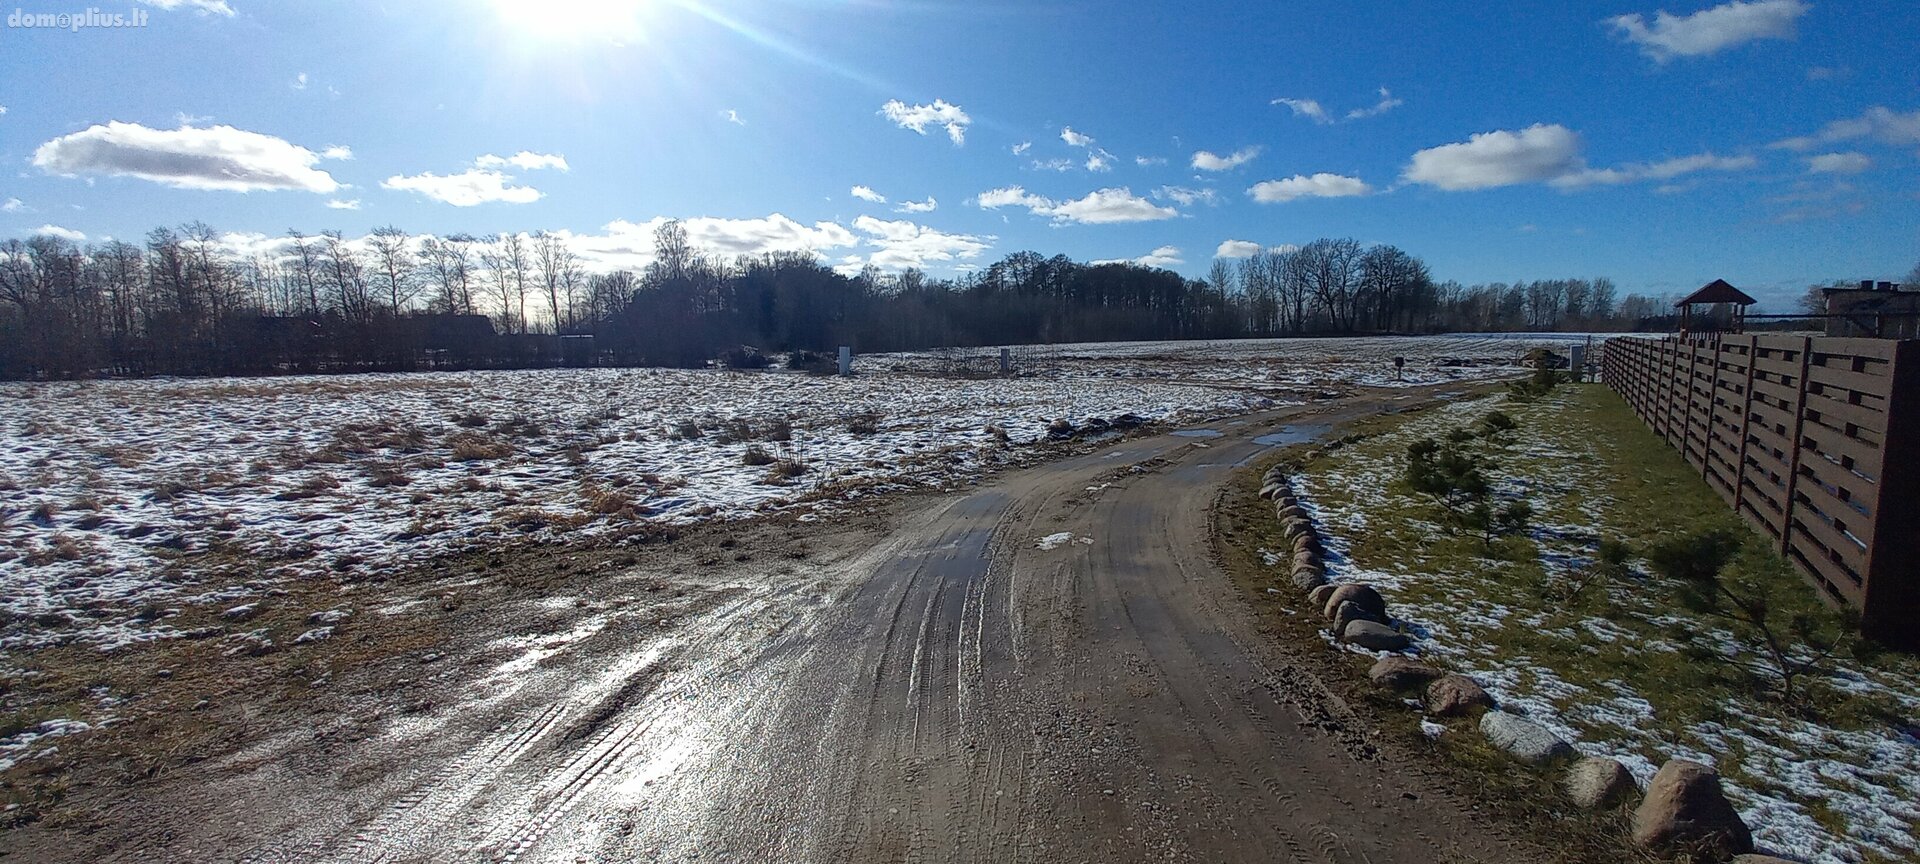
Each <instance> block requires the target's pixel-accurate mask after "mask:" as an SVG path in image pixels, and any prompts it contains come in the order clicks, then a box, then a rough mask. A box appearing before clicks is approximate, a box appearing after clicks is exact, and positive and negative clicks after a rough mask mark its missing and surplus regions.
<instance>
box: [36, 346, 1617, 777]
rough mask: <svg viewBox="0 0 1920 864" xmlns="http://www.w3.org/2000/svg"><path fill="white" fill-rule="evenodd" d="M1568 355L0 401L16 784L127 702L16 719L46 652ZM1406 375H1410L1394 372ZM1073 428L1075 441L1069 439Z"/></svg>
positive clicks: (255, 388) (1372, 355)
mask: <svg viewBox="0 0 1920 864" xmlns="http://www.w3.org/2000/svg"><path fill="white" fill-rule="evenodd" d="M1576 338H1581V339H1583V338H1584V337H1555V336H1545V337H1513V338H1435V339H1423V340H1407V339H1351V340H1324V339H1317V340H1298V341H1286V342H1271V341H1269V342H1234V343H1150V344H1138V345H1136V344H1125V345H1110V346H1060V347H1052V348H1044V349H1021V351H1020V352H1019V356H1018V365H1017V368H1016V370H1015V375H1013V376H1012V377H1004V378H1003V377H994V376H991V375H990V374H983V373H982V372H981V371H980V369H981V368H983V367H984V368H986V369H988V370H997V368H998V351H997V350H994V349H976V350H973V351H968V352H926V353H917V354H901V355H880V356H874V357H863V358H861V359H860V361H859V364H858V366H857V371H858V373H859V374H857V375H856V376H854V377H852V378H837V377H815V376H810V375H805V374H800V373H791V372H785V371H771V372H758V373H738V372H724V371H682V370H546V371H526V372H467V373H440V374H417V375H358V376H339V377H283V378H256V379H220V380H152V381H100V382H79V383H58V384H10V385H4V386H0V584H4V586H5V588H6V590H5V592H4V596H5V600H4V603H5V606H4V608H0V709H4V710H0V720H3V721H4V725H3V726H0V770H6V769H7V768H9V767H12V766H14V765H16V764H18V765H20V766H21V767H22V770H26V769H27V768H29V767H31V765H33V764H36V763H35V760H39V759H41V758H42V757H44V756H47V755H49V754H53V753H56V752H58V751H59V749H60V747H61V745H62V742H63V741H64V740H66V739H65V737H64V736H70V735H73V734H76V733H85V732H87V731H88V730H89V729H91V728H94V727H96V726H98V725H100V724H103V723H105V724H112V723H114V722H115V718H116V716H118V713H117V712H119V711H121V709H120V708H117V707H116V706H117V705H118V704H119V700H120V699H121V698H122V697H121V696H120V695H116V693H115V692H109V691H110V690H111V689H112V688H104V689H103V688H94V690H87V689H86V687H85V686H84V685H83V684H75V685H74V686H75V687H77V688H78V689H75V690H73V691H72V692H71V693H67V694H64V695H60V696H58V702H59V704H57V705H52V704H45V700H44V699H39V698H36V700H34V701H33V703H32V704H31V705H28V706H26V707H21V706H16V705H14V704H13V703H14V702H15V701H16V700H17V699H18V698H24V696H23V695H22V694H24V693H26V692H27V691H29V690H33V689H34V688H35V685H32V684H30V681H31V679H33V678H34V677H35V676H38V675H40V674H41V673H40V672H39V671H35V670H36V668H37V667H38V665H39V663H38V661H37V660H36V659H35V653H36V652H37V651H39V650H41V649H45V648H50V647H54V646H70V647H68V648H66V649H64V651H65V653H64V654H63V657H65V658H67V659H63V660H62V661H61V662H62V663H63V664H71V663H73V662H77V661H76V660H75V659H74V658H75V657H76V655H75V654H74V653H73V652H74V650H75V649H80V651H81V654H82V655H84V653H85V652H87V651H92V650H95V649H97V650H98V651H103V652H111V656H114V657H124V656H125V655H127V653H128V652H136V653H135V654H134V656H135V657H137V656H139V655H138V654H137V652H139V651H140V650H141V649H142V647H143V646H153V647H164V646H166V645H169V644H186V643H185V642H180V641H179V640H188V641H192V640H211V642H210V644H213V645H214V646H215V648H216V649H217V650H225V651H228V652H232V651H246V650H250V648H252V647H257V646H252V643H249V642H248V641H247V640H248V639H250V638H252V637H251V636H250V634H253V633H256V632H259V631H258V628H259V623H258V622H254V623H250V624H245V623H240V622H242V621H245V620H246V619H248V618H249V617H250V613H249V610H250V609H251V608H252V607H254V605H255V604H261V601H262V600H269V601H271V600H273V599H274V598H277V597H280V598H283V597H285V596H286V595H287V594H288V593H289V592H293V593H295V594H296V595H297V596H300V597H302V598H304V599H303V600H302V602H306V603H309V605H310V606H311V607H312V608H317V609H323V610H324V609H326V608H328V606H329V605H332V604H336V603H338V604H346V603H348V602H349V601H353V602H355V603H357V602H361V601H358V600H356V599H355V598H356V597H357V596H359V595H356V594H354V593H353V591H354V588H355V586H357V585H361V584H364V583H366V582H368V581H377V580H380V579H383V578H385V577H386V576H387V575H388V574H392V573H395V572H398V571H401V570H404V569H407V568H415V567H420V566H423V565H425V564H428V563H431V562H434V561H437V560H443V559H446V558H447V557H448V556H453V555H456V554H461V553H471V552H475V551H480V552H484V551H487V550H491V549H499V548H503V547H504V546H507V545H514V546H520V545H542V544H546V545H555V546H565V545H568V544H574V543H578V542H600V541H612V540H619V539H621V538H623V537H626V536H629V535H632V536H634V537H636V538H644V537H647V536H651V535H653V534H656V533H658V532H660V531H661V530H663V529H666V528H669V527H672V526H684V525H689V524H691V523H696V522H701V521H708V520H731V519H748V518H754V517H759V516H777V517H779V518H787V519H796V520H802V521H805V520H815V519H832V518H834V516H835V514H836V512H839V511H841V510H842V509H843V508H846V507H849V506H857V505H858V502H859V501H860V500H861V499H863V498H866V497H868V496H872V495H876V494H882V493H885V492H888V491H889V490H901V489H910V488H921V489H926V488H934V489H939V488H953V487H957V486H961V485H964V484H966V483H968V482H969V481H972V480H975V479H977V478H979V477H981V476H982V475H983V474H985V473H987V472H991V471H993V470H995V469H996V468H998V467H1000V466H1003V465H1007V464H1014V463H1020V462H1024V461H1031V460H1034V459H1044V458H1049V457H1050V456H1051V455H1053V454H1055V453H1056V452H1059V450H1060V448H1061V447H1071V446H1074V445H1075V444H1076V443H1079V442H1086V441H1089V440H1096V441H1097V440H1102V439H1104V438H1107V437H1111V436H1114V435H1118V434H1122V433H1121V432H1119V431H1118V430H1117V429H1113V427H1112V424H1113V423H1115V421H1120V425H1122V426H1124V425H1127V423H1126V420H1127V418H1126V415H1133V418H1134V419H1136V420H1137V421H1138V422H1143V423H1146V424H1151V425H1153V426H1162V425H1165V424H1178V423H1186V422H1199V421H1203V420H1206V419H1209V418H1215V417H1221V416H1225V415H1232V414H1238V413H1243V412H1246V411H1249V410H1256V409H1260V408H1263V407H1271V406H1274V405H1277V404H1283V403H1294V402H1300V401H1306V400H1310V399H1314V398H1319V397H1323V396H1325V395H1328V394H1327V393H1326V391H1327V390H1329V389H1332V390H1335V391H1341V390H1346V389H1349V388H1351V387H1352V386H1354V385H1356V384H1372V385H1383V386H1391V385H1395V384H1406V385H1412V384H1430V383H1436V382H1445V381H1450V380H1462V381H1471V380H1484V379H1487V378H1492V377H1502V376H1510V375H1513V374H1515V372H1516V371H1517V367H1516V363H1517V361H1518V360H1519V358H1520V357H1521V356H1522V355H1523V354H1524V352H1525V351H1526V350H1527V349H1529V348H1530V347H1533V346H1536V345H1556V346H1562V347H1564V345H1565V344H1566V343H1568V342H1569V341H1571V340H1572V339H1576ZM1395 356H1402V357H1405V358H1407V364H1406V368H1405V371H1404V373H1403V374H1402V375H1400V376H1398V380H1396V376H1395V374H1394V372H1393V369H1392V363H1391V358H1393V357H1395ZM1096 418H1098V420H1096ZM1056 420H1065V421H1068V422H1069V423H1071V424H1073V425H1074V426H1075V427H1076V430H1077V431H1076V434H1075V435H1074V436H1073V437H1071V438H1069V439H1067V440H1065V441H1060V440H1057V436H1056V435H1054V434H1052V433H1050V432H1049V425H1050V424H1051V423H1052V422H1053V421H1056ZM1100 421H1104V422H1105V423H1106V424H1108V425H1106V426H1103V425H1102V423H1101V422H1100ZM1102 429H1110V430H1112V431H1100V430H1102ZM282 602H284V601H282ZM261 605H263V606H270V605H272V603H266V604H261ZM343 608H344V607H343ZM399 614H401V615H402V616H403V617H404V612H401V613H399ZM310 626H315V625H310V624H309V625H302V626H301V627H298V628H296V629H294V630H292V631H289V632H288V633H286V634H282V636H281V639H282V641H285V640H286V639H287V638H290V637H291V636H292V635H293V634H294V633H298V632H299V631H300V630H302V629H306V628H307V627H310ZM363 629H364V628H363ZM236 640H237V641H236ZM100 656H102V657H106V656H109V655H104V654H103V655H100ZM116 662H119V661H116ZM83 665H84V664H83ZM119 665H120V666H123V667H124V666H125V665H126V664H125V663H124V662H119ZM137 665H138V664H137V662H136V664H135V666H136V667H137ZM63 680H72V681H78V682H84V681H85V680H86V673H85V670H84V669H78V668H76V670H75V671H74V674H73V676H71V677H70V678H63ZM42 689H44V688H42ZM95 690H97V691H98V692H95ZM43 695H44V694H43ZM69 749H71V748H69Z"/></svg>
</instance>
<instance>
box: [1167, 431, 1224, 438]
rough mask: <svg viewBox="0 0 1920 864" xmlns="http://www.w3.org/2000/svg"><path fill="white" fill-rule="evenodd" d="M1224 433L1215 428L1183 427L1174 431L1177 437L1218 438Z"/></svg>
mask: <svg viewBox="0 0 1920 864" xmlns="http://www.w3.org/2000/svg"><path fill="white" fill-rule="evenodd" d="M1224 434H1226V433H1224V432H1220V431H1218V430H1214V429H1182V430H1180V431H1178V432H1175V433H1173V435H1174V437H1176V438H1218V437H1220V436H1221V435H1224Z"/></svg>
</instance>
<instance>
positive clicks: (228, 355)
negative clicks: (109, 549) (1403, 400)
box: [0, 222, 1670, 379]
mask: <svg viewBox="0 0 1920 864" xmlns="http://www.w3.org/2000/svg"><path fill="white" fill-rule="evenodd" d="M654 241H655V242H654V246H655V248H654V257H653V261H652V263H651V264H649V265H647V266H646V267H645V268H644V269H642V270H640V271H639V272H632V271H626V270H616V271H613V272H589V271H588V269H587V268H586V267H585V266H584V264H583V262H582V260H581V259H580V257H579V256H578V255H577V254H576V253H575V252H574V251H573V250H572V249H571V248H570V247H569V246H568V244H567V242H566V239H565V238H564V237H562V236H560V235H556V234H550V233H544V232H542V233H536V234H531V235H527V234H509V235H499V236H485V237H481V236H473V235H465V234H456V235H450V236H445V237H440V236H430V235H425V236H413V235H409V234H408V233H407V232H404V231H402V230H400V229H398V228H393V227H382V228H376V229H374V230H373V231H372V232H371V233H370V234H368V235H367V236H366V237H364V238H360V239H358V240H349V239H348V238H346V237H345V236H343V235H342V234H341V233H340V232H337V231H327V232H322V233H319V234H314V235H308V234H304V233H301V232H297V231H296V232H289V233H288V235H287V236H286V238H285V240H284V241H282V242H280V243H277V244H274V245H273V246H272V248H271V249H270V250H268V251H260V252H255V253H251V254H240V253H237V252H234V251H230V250H229V249H228V247H227V246H226V245H225V244H223V243H222V241H221V237H220V235H219V234H218V233H217V232H216V231H215V230H214V229H213V228H212V227H210V226H208V225H206V224H204V223H198V222H195V223H189V224H186V225H182V226H179V227H177V228H158V229H155V230H154V231H152V232H150V233H149V234H148V235H147V236H146V238H145V241H144V242H143V243H138V244H136V243H130V242H125V241H120V240H111V241H107V242H104V243H97V244H91V245H87V246H81V245H78V244H76V243H73V242H71V241H69V240H66V239H63V238H60V237H55V236H48V235H41V236H35V237H32V238H29V239H26V240H19V239H14V240H7V241H4V242H0V377H4V378H9V379H20V378H34V377H48V378H62V377H87V376H94V375H102V374H112V375H150V374H173V375H220V374H271V373H282V372H325V371H358V370H412V369H424V368H482V367H492V368H517V367H525V366H543V365H561V364H571V365H658V366H700V365H704V364H706V363H707V362H709V361H710V360H713V359H714V358H716V357H719V356H721V355H723V354H728V353H731V354H732V355H733V356H735V357H739V356H752V355H754V354H756V353H767V352H780V351H796V350H812V351H831V350H832V349H833V348H834V347H836V346H839V345H851V346H854V347H855V348H856V349H857V350H860V351H865V352H876V351H903V350H916V349H924V348H932V347H947V346H962V347H964V346H978V345H1000V344H1024V343H1046V342H1082V341H1136V340H1163V339H1223V338H1240V337H1274V336H1304V335H1316V334H1349V333H1379V332H1403V333H1434V332H1459V331H1476V332H1477V331H1523V330H1565V329H1594V330H1612V329H1630V328H1634V327H1637V326H1646V325H1651V326H1664V321H1665V319H1664V318H1663V317H1662V316H1664V315H1666V314H1667V313H1668V311H1669V306H1670V304H1669V303H1668V302H1667V301H1666V300H1665V299H1662V298H1652V297H1646V296H1642V295H1637V294H1629V295H1627V296H1626V297H1624V298H1620V297H1618V296H1617V291H1616V289H1615V287H1614V285H1613V283H1612V282H1611V281H1609V280H1607V279H1604V278H1601V279H1549V280H1536V281H1523V282H1514V283H1493V284H1479V285H1471V286H1468V285H1462V284H1460V283H1458V282H1436V281H1434V279H1433V278H1432V276H1431V274H1430V273H1429V271H1428V268H1427V265H1426V264H1425V263H1424V262H1423V261H1421V260H1420V259H1419V258H1418V257H1415V256H1413V255H1411V254H1409V253H1407V252H1405V251H1403V250H1400V249H1398V248H1395V247H1392V246H1386V245H1377V246H1363V245H1362V244H1360V243H1359V242H1357V241H1354V240H1350V239H1322V240H1315V241H1314V242H1312V243H1309V244H1307V245H1305V246H1302V247H1298V248H1293V247H1287V248H1281V249H1273V250H1268V251H1263V252H1260V253H1258V254H1256V255H1253V256H1252V257H1249V258H1245V259H1240V260H1238V261H1237V262H1230V261H1228V260H1225V259H1222V260H1217V261H1216V262H1215V263H1214V266H1213V269H1212V271H1211V272H1210V273H1209V274H1208V276H1207V278H1206V279H1200V280H1196V279H1188V278H1185V277H1183V276H1181V275H1179V274H1177V273H1174V272H1173V271H1170V270H1165V269H1159V268H1153V267H1146V266H1140V265H1136V264H1131V263H1095V264H1088V263H1082V262H1077V261H1073V260H1071V259H1069V258H1067V257H1065V256H1058V255H1056V256H1054V257H1051V258H1049V257H1044V256H1042V255H1039V254H1037V253H1034V252H1017V253H1014V254H1011V255H1008V256H1007V257H1005V258H1003V259H1001V260H999V261H995V262H993V263H991V264H988V265H986V266H984V267H980V268H978V269H975V270H972V271H969V272H966V273H964V274H961V275H959V276H956V277H954V278H950V279H934V278H930V277H929V276H928V275H927V274H926V273H924V272H922V271H920V270H913V269H909V270H906V271H903V272H900V273H894V274H887V273H882V272H881V271H879V270H877V269H875V268H873V267H870V266H869V267H867V268H865V269H863V270H860V271H858V272H853V273H846V272H840V271H837V270H835V269H833V268H830V267H828V266H825V265H824V264H822V263H821V262H820V261H819V260H818V259H817V258H816V257H815V256H814V255H812V254H809V253H797V252H796V253H783V254H768V255H758V256H741V257H737V258H733V259H723V258H720V257H716V256H712V255H708V254H705V253H703V252H702V251H700V250H699V249H698V248H696V247H695V246H694V244H693V243H692V242H691V241H690V239H689V237H688V235H687V231H686V228H685V226H684V225H682V224H681V223H678V222H666V223H663V224H662V225H661V226H660V227H659V228H658V229H657V230H656V232H655V237H654Z"/></svg>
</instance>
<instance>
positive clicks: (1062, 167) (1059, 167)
mask: <svg viewBox="0 0 1920 864" xmlns="http://www.w3.org/2000/svg"><path fill="white" fill-rule="evenodd" d="M1027 167H1029V168H1032V169H1033V170H1035V171H1072V170H1073V160H1071V159H1047V160H1044V161H1043V160H1040V159H1035V160H1033V162H1031V163H1029V164H1028V166H1027Z"/></svg>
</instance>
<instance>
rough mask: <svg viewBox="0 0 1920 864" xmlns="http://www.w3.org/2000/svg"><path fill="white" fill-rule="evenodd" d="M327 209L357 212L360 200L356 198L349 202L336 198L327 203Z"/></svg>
mask: <svg viewBox="0 0 1920 864" xmlns="http://www.w3.org/2000/svg"><path fill="white" fill-rule="evenodd" d="M327 209H329V210H358V209H360V199H358V198H355V199H353V200H351V201H342V200H340V199H338V198H334V199H332V200H329V201H328V202H327Z"/></svg>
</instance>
